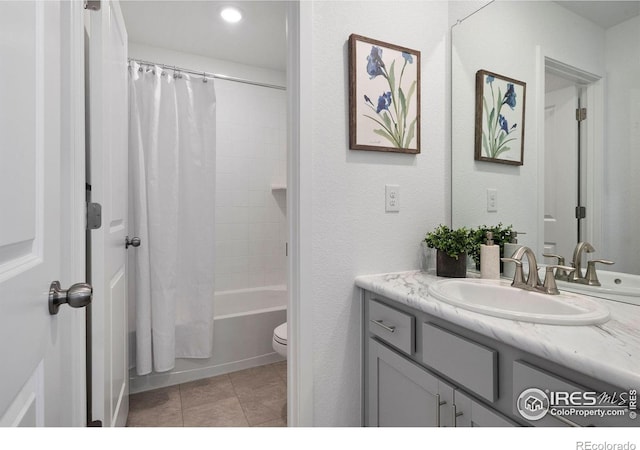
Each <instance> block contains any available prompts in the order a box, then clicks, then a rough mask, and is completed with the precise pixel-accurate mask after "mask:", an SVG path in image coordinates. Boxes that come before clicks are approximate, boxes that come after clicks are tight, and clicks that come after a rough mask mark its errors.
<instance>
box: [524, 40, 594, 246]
mask: <svg viewBox="0 0 640 450" xmlns="http://www.w3.org/2000/svg"><path fill="white" fill-rule="evenodd" d="M545 50H546V49H543V48H542V47H541V46H539V45H538V46H536V85H537V86H538V87H539V88H538V92H537V93H536V99H535V104H536V108H537V109H536V111H537V120H538V127H537V130H536V139H537V144H536V146H537V150H538V152H537V153H538V157H537V159H538V173H537V179H538V186H537V188H538V205H537V209H538V212H537V218H538V226H537V227H538V233H537V243H536V248H537V250H538V251H539V252H540V254H541V253H542V249H544V137H545V127H544V113H545V108H544V105H545V70H546V69H547V68H550V69H551V70H552V71H553V72H554V73H555V74H557V75H560V76H563V77H564V78H567V79H573V80H575V81H576V83H579V84H581V85H584V86H585V87H584V88H583V89H585V90H586V102H585V104H584V107H585V108H587V111H588V113H587V119H586V120H585V121H584V124H583V127H584V130H583V131H582V134H581V138H585V141H586V142H584V146H583V148H584V160H585V162H584V164H585V177H584V178H586V179H587V180H588V181H587V186H586V189H585V196H586V199H585V200H584V203H585V205H584V206H586V208H587V217H586V219H585V220H586V227H587V232H586V234H585V238H584V239H585V240H586V241H588V242H589V243H591V244H592V245H593V246H594V247H595V248H600V247H602V238H603V234H602V233H603V230H602V214H601V212H600V211H601V210H602V192H603V189H602V188H603V183H604V166H603V162H604V155H603V152H604V84H605V79H604V76H602V75H598V74H593V73H590V72H587V71H584V70H581V69H579V68H577V67H575V66H572V65H570V64H568V63H565V62H562V61H559V60H557V59H554V58H553V57H552V56H549V54H548V52H546V51H545ZM563 256H565V258H571V257H572V255H563Z"/></svg>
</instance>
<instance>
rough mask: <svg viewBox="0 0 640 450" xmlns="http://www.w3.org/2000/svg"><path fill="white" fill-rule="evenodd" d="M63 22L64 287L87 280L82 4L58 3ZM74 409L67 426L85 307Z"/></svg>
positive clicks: (80, 388) (76, 320) (80, 401)
mask: <svg viewBox="0 0 640 450" xmlns="http://www.w3.org/2000/svg"><path fill="white" fill-rule="evenodd" d="M60 21H61V31H62V35H61V59H62V61H61V62H62V74H61V76H62V83H61V106H62V111H61V118H62V121H61V152H60V153H61V164H60V177H61V182H62V193H63V195H62V198H61V210H60V214H61V220H62V233H63V236H61V238H62V243H63V245H62V255H61V256H62V258H61V259H62V260H63V261H65V263H64V264H62V267H61V279H60V282H61V284H62V285H63V286H70V285H72V284H74V283H78V282H82V281H85V277H86V272H85V267H86V258H85V229H86V199H85V103H84V101H85V93H84V83H85V76H84V10H83V3H82V2H66V1H62V2H60ZM72 317H73V322H72V327H71V336H72V342H71V346H70V349H69V350H70V351H71V352H72V354H73V355H74V357H73V358H72V369H71V371H72V373H73V378H72V379H71V380H67V381H68V382H69V383H72V385H73V387H74V388H73V399H72V404H73V411H72V423H71V424H70V426H75V427H81V426H85V425H86V423H87V422H86V419H87V415H86V401H87V392H86V345H85V338H86V329H85V325H86V308H81V309H78V310H74V311H73V312H72Z"/></svg>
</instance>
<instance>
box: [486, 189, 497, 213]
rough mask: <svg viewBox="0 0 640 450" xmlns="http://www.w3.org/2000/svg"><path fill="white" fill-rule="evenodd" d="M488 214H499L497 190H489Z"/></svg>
mask: <svg viewBox="0 0 640 450" xmlns="http://www.w3.org/2000/svg"><path fill="white" fill-rule="evenodd" d="M487 212H498V190H497V189H487Z"/></svg>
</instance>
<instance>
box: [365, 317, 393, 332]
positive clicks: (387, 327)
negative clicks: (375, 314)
mask: <svg viewBox="0 0 640 450" xmlns="http://www.w3.org/2000/svg"><path fill="white" fill-rule="evenodd" d="M371 322H373V323H375V324H376V325H379V326H381V327H382V328H384V329H385V330H387V331H388V332H389V333H395V331H396V327H395V325H385V324H384V323H382V320H373V319H371Z"/></svg>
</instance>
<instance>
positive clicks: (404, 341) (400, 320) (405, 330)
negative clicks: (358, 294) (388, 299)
mask: <svg viewBox="0 0 640 450" xmlns="http://www.w3.org/2000/svg"><path fill="white" fill-rule="evenodd" d="M415 323H416V319H415V317H413V316H412V315H410V314H407V313H404V312H402V311H398V310H397V309H394V308H391V307H390V306H387V305H385V304H383V303H380V302H378V301H375V300H369V331H370V332H371V333H372V334H374V335H376V336H378V337H379V338H380V339H382V340H383V341H385V342H387V343H389V344H391V345H393V346H394V347H396V348H397V349H399V350H401V351H403V352H405V353H407V354H408V355H411V354H413V352H414V349H415V340H416V339H415V335H416V331H415Z"/></svg>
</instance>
